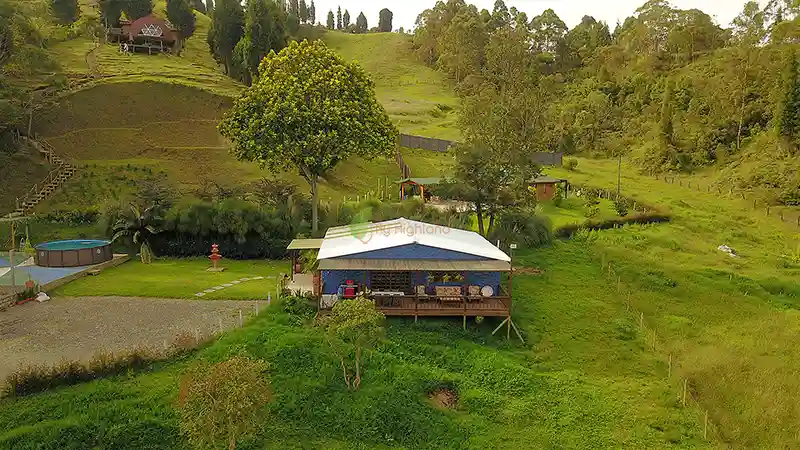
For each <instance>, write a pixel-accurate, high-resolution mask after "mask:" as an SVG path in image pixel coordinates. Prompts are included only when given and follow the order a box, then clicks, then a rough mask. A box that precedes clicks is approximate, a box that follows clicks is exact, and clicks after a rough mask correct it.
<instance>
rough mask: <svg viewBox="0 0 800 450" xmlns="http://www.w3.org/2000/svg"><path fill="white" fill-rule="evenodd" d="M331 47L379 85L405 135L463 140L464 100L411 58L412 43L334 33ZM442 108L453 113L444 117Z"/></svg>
mask: <svg viewBox="0 0 800 450" xmlns="http://www.w3.org/2000/svg"><path fill="white" fill-rule="evenodd" d="M323 39H324V41H325V43H326V44H327V45H328V46H329V47H331V48H333V49H334V50H336V51H337V52H339V53H341V54H342V55H343V56H344V57H345V58H347V59H349V60H355V61H358V63H359V64H361V66H362V67H364V69H365V70H366V71H367V72H368V73H369V74H370V75H371V76H372V78H373V80H375V90H376V93H377V95H378V100H379V101H380V102H381V104H383V106H384V107H385V108H386V110H387V112H388V113H389V116H390V117H391V118H392V120H393V121H394V122H395V123H396V124H397V126H398V128H399V129H400V131H401V132H403V133H407V134H414V135H419V136H426V137H434V138H439V139H450V140H458V138H459V136H460V135H459V131H458V127H457V126H456V115H457V113H456V111H455V109H456V108H458V98H457V97H456V96H455V94H454V93H453V90H452V88H451V87H450V86H448V84H447V82H446V80H445V79H444V77H443V76H442V74H440V73H438V72H436V71H435V70H433V69H431V68H429V67H426V66H424V65H423V64H421V63H420V62H419V61H418V60H417V59H416V58H415V57H414V55H413V54H411V52H410V49H409V46H410V38H409V37H408V36H405V35H400V34H397V33H370V34H363V35H355V34H346V33H339V32H329V33H326V34H325V36H324V38H323ZM437 105H447V106H448V107H450V108H453V110H450V111H449V112H447V113H438V112H436V111H437V108H436V106H437Z"/></svg>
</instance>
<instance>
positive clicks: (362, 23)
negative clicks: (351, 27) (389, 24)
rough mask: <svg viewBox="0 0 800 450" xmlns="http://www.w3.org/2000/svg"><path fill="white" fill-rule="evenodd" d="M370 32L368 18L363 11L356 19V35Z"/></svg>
mask: <svg viewBox="0 0 800 450" xmlns="http://www.w3.org/2000/svg"><path fill="white" fill-rule="evenodd" d="M368 30H369V25H367V16H365V15H364V12H363V11H362V12H361V13H359V15H358V17H357V18H356V33H366V32H367V31H368Z"/></svg>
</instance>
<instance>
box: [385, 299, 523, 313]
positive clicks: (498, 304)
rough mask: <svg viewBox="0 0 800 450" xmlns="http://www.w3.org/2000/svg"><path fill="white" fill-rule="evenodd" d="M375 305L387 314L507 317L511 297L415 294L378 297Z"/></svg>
mask: <svg viewBox="0 0 800 450" xmlns="http://www.w3.org/2000/svg"><path fill="white" fill-rule="evenodd" d="M375 306H377V308H378V310H379V311H380V312H382V313H383V314H385V315H387V316H450V317H461V316H463V317H475V316H482V317H507V316H508V315H509V314H510V313H511V297H508V296H497V297H488V298H481V299H476V300H473V301H467V299H466V298H461V299H454V298H448V299H442V300H440V299H437V298H436V297H428V298H427V299H424V300H422V299H419V298H417V297H416V296H412V295H409V296H396V297H380V298H376V299H375Z"/></svg>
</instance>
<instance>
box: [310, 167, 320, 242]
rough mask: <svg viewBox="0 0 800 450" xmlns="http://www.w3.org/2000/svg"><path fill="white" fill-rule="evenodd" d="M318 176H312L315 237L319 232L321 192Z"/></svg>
mask: <svg viewBox="0 0 800 450" xmlns="http://www.w3.org/2000/svg"><path fill="white" fill-rule="evenodd" d="M318 178H319V177H317V175H316V174H314V175H311V232H312V233H313V234H314V236H316V235H317V232H318V231H319V192H318V189H317V180H318Z"/></svg>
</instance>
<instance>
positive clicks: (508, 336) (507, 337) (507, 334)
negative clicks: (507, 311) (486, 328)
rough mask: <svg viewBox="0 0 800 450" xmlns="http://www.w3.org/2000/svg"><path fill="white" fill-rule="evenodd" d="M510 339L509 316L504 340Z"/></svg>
mask: <svg viewBox="0 0 800 450" xmlns="http://www.w3.org/2000/svg"><path fill="white" fill-rule="evenodd" d="M509 339H511V316H508V324H506V340H509Z"/></svg>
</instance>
